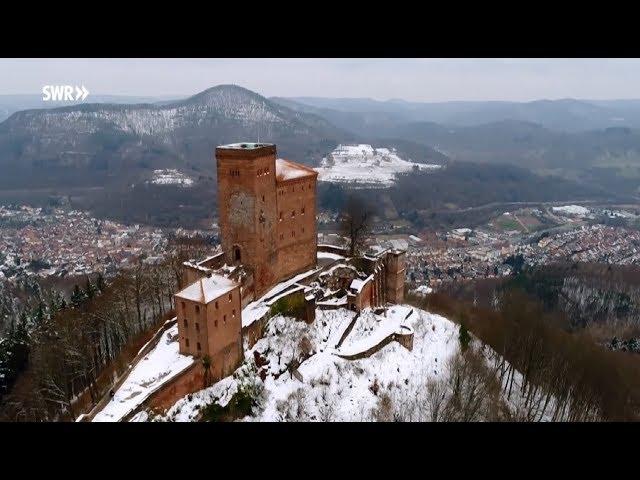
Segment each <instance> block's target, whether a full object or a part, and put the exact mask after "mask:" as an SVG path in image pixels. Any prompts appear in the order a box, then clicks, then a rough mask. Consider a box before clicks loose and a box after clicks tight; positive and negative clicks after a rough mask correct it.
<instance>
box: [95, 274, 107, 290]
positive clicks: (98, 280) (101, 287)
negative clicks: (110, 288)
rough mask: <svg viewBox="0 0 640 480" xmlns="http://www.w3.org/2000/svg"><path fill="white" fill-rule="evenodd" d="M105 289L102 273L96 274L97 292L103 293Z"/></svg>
mask: <svg viewBox="0 0 640 480" xmlns="http://www.w3.org/2000/svg"><path fill="white" fill-rule="evenodd" d="M105 287H106V285H105V283H104V277H103V276H102V273H98V278H96V288H97V289H98V291H99V292H103V291H104V288H105Z"/></svg>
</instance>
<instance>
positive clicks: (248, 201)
mask: <svg viewBox="0 0 640 480" xmlns="http://www.w3.org/2000/svg"><path fill="white" fill-rule="evenodd" d="M216 160H217V174H218V217H219V225H220V230H221V235H222V249H223V251H224V256H225V261H226V262H227V263H228V264H230V265H233V264H243V265H246V266H249V267H251V269H252V270H253V272H254V282H255V295H256V297H258V296H260V295H262V294H263V293H265V292H266V291H267V290H268V289H269V288H270V287H272V286H273V285H274V284H275V283H277V282H278V281H279V280H282V279H284V278H286V277H288V276H291V275H293V274H295V273H297V272H301V271H304V270H306V269H309V268H310V267H312V266H313V265H315V263H316V250H317V246H316V243H317V233H316V206H315V195H316V180H317V172H315V171H314V170H313V169H311V168H308V167H305V166H304V165H300V164H297V163H294V162H290V161H287V160H283V159H277V158H276V147H275V145H273V144H264V143H234V144H230V145H223V146H220V147H217V148H216Z"/></svg>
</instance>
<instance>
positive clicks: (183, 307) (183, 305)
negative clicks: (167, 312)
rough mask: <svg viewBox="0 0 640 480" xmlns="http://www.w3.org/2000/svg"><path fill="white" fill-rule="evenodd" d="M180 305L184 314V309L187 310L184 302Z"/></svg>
mask: <svg viewBox="0 0 640 480" xmlns="http://www.w3.org/2000/svg"><path fill="white" fill-rule="evenodd" d="M180 303H181V304H182V311H183V312H184V310H185V308H187V307H186V305H185V303H184V302H180Z"/></svg>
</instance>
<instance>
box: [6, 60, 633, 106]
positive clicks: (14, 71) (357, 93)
mask: <svg viewBox="0 0 640 480" xmlns="http://www.w3.org/2000/svg"><path fill="white" fill-rule="evenodd" d="M0 71H2V72H11V75H0V95H41V89H42V87H43V86H44V85H60V84H72V85H76V84H77V85H85V86H86V88H87V89H89V91H90V92H91V95H93V96H107V95H114V96H137V97H162V98H180V97H188V96H191V95H194V94H196V93H198V92H201V91H203V90H206V89H207V88H211V87H213V86H216V85H223V84H236V85H240V86H242V87H245V88H248V89H249V90H252V91H254V92H257V93H259V94H261V95H263V96H265V97H273V96H280V97H322V98H360V99H372V100H378V101H387V100H404V101H407V102H425V103H432V102H474V101H476V102H486V101H496V102H500V101H504V102H531V101H538V100H561V99H577V100H595V101H600V100H636V99H640V59H155V58H154V59H50V58H48V59H0ZM90 98H91V97H89V99H88V101H89V102H90V101H91V100H90Z"/></svg>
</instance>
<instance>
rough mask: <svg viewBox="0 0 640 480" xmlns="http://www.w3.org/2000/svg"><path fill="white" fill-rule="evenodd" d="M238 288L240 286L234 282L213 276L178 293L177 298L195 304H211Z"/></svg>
mask: <svg viewBox="0 0 640 480" xmlns="http://www.w3.org/2000/svg"><path fill="white" fill-rule="evenodd" d="M237 286H238V284H237V283H235V282H234V281H233V280H230V279H228V278H226V277H223V276H222V275H216V274H212V275H211V276H210V277H205V278H201V279H200V280H196V281H195V282H193V283H192V284H191V285H189V286H188V287H187V288H185V289H184V290H182V291H180V292H178V293H176V297H179V298H184V299H185V300H191V301H194V302H200V303H210V302H212V301H213V300H215V299H216V298H219V297H220V296H222V295H224V294H225V293H228V292H230V291H231V290H233V289H234V288H236V287H237Z"/></svg>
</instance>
